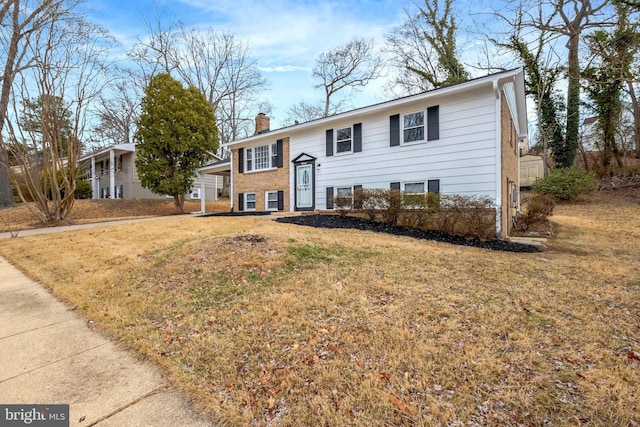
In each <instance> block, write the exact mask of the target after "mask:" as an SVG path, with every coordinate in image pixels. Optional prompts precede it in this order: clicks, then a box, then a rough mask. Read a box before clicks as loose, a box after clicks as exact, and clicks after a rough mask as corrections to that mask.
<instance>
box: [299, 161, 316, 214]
mask: <svg viewBox="0 0 640 427" xmlns="http://www.w3.org/2000/svg"><path fill="white" fill-rule="evenodd" d="M312 167H313V166H312V165H298V166H296V208H298V209H305V208H307V209H309V208H312V207H313V174H312V172H313V170H312Z"/></svg>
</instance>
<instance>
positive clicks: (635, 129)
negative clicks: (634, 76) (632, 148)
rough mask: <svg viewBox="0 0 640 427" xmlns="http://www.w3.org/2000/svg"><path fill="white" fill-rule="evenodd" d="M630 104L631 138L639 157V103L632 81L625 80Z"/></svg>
mask: <svg viewBox="0 0 640 427" xmlns="http://www.w3.org/2000/svg"><path fill="white" fill-rule="evenodd" d="M627 85H628V88H629V96H630V97H631V106H632V107H633V139H634V141H635V143H636V157H640V104H638V97H637V96H636V91H635V88H634V87H633V83H632V82H630V81H629V82H627Z"/></svg>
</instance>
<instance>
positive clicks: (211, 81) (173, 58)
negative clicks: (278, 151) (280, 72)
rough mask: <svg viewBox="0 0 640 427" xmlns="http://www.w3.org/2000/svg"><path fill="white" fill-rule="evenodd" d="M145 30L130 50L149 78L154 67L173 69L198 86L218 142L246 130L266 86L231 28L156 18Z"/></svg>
mask: <svg viewBox="0 0 640 427" xmlns="http://www.w3.org/2000/svg"><path fill="white" fill-rule="evenodd" d="M147 28H148V30H149V34H148V35H147V37H146V38H145V39H144V40H142V39H141V40H140V41H139V43H138V44H137V45H136V46H135V47H134V49H133V50H132V52H131V54H130V56H131V57H132V58H134V59H135V60H136V62H138V64H139V65H140V66H141V67H142V68H143V69H144V70H145V73H144V74H145V76H147V79H148V76H151V75H153V74H154V73H156V72H158V71H162V72H167V73H173V74H174V75H176V76H178V77H179V78H180V79H181V80H182V81H183V82H185V83H186V84H188V85H190V86H193V87H195V88H197V89H199V90H200V92H202V93H203V94H204V95H205V97H206V98H207V101H208V102H209V104H210V105H211V106H212V107H213V109H214V111H215V113H216V119H217V122H218V129H219V130H220V141H221V143H223V144H224V143H226V142H229V141H233V140H235V139H238V138H239V137H241V136H244V135H247V134H249V132H250V130H249V129H250V128H251V125H252V119H250V118H249V117H253V116H255V110H254V109H253V105H255V103H257V102H258V100H257V98H258V94H259V92H260V91H261V90H263V89H264V88H265V86H266V80H265V79H264V78H263V77H262V75H261V73H260V71H259V70H258V66H257V60H256V59H255V58H253V57H252V56H251V50H250V47H249V45H248V44H247V43H244V42H242V41H239V40H237V39H236V38H235V37H234V35H233V34H231V33H229V32H223V31H219V30H216V29H214V28H211V27H205V28H192V27H186V26H185V25H184V24H182V23H180V22H177V23H176V22H173V21H172V22H170V23H169V24H168V25H163V24H162V23H161V20H160V19H159V18H157V22H156V23H153V24H152V23H149V22H148V23H147ZM249 110H252V111H249Z"/></svg>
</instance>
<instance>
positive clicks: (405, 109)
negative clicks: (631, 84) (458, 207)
mask: <svg viewBox="0 0 640 427" xmlns="http://www.w3.org/2000/svg"><path fill="white" fill-rule="evenodd" d="M264 117H266V116H263V115H259V116H258V117H257V118H256V119H257V120H256V134H255V135H254V136H251V137H248V138H245V139H242V140H237V141H233V142H231V143H229V144H228V147H229V148H230V149H231V162H230V164H229V165H226V166H222V165H219V166H218V167H217V168H216V167H214V168H212V169H211V170H210V171H209V172H207V173H214V174H217V173H230V174H231V190H230V200H231V208H232V210H236V211H314V210H330V209H333V208H334V206H333V197H334V196H338V195H343V194H347V193H352V192H353V191H354V189H357V188H386V189H389V188H390V189H399V190H403V191H405V192H412V193H426V192H435V193H441V194H462V195H468V196H486V197H490V198H491V199H492V200H493V201H494V202H495V206H496V214H497V215H496V217H497V218H496V235H497V236H499V237H506V236H507V233H508V231H509V228H510V225H511V224H512V218H513V216H514V215H515V213H516V210H517V209H518V208H519V196H518V194H519V193H518V188H519V184H518V179H519V166H518V162H519V155H518V154H519V153H518V152H519V143H520V142H522V141H523V140H525V138H527V116H526V105H525V93H524V75H523V70H522V69H518V70H512V71H505V72H501V73H497V74H493V75H490V76H486V77H482V78H478V79H474V80H470V81H467V82H464V83H460V84H456V85H450V86H446V87H442V88H439V89H436V90H432V91H429V92H424V93H420V94H417V95H412V96H407V97H404V98H401V99H397V100H393V101H389V102H385V103H381V104H376V105H372V106H369V107H364V108H360V109H357V110H353V111H349V112H345V113H341V114H337V115H334V116H330V117H326V118H322V119H318V120H314V121H311V122H307V123H301V124H297V125H294V126H290V127H286V128H283V129H278V130H273V131H269V128H268V120H267V121H266V127H265V123H264ZM201 172H202V171H201Z"/></svg>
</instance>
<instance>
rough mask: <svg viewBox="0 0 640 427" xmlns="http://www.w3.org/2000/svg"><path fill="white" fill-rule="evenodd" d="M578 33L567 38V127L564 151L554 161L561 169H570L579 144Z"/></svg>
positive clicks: (574, 32)
mask: <svg viewBox="0 0 640 427" xmlns="http://www.w3.org/2000/svg"><path fill="white" fill-rule="evenodd" d="M579 41H580V32H578V31H572V33H571V35H570V36H569V43H568V45H567V47H568V48H569V63H568V69H567V78H568V80H569V85H568V88H567V127H566V140H565V147H564V148H565V149H564V150H563V151H564V152H563V153H562V156H561V158H559V159H556V161H557V162H558V163H559V164H560V166H563V167H570V166H571V165H573V161H574V159H575V157H576V151H577V149H578V144H579V142H580V141H579V130H580V60H579V57H578V53H579V52H578V47H579Z"/></svg>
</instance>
